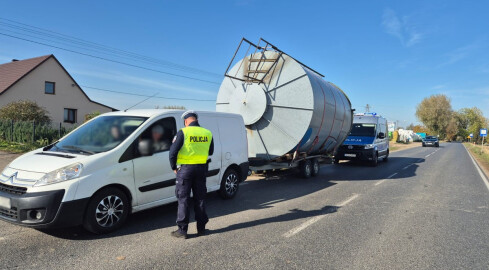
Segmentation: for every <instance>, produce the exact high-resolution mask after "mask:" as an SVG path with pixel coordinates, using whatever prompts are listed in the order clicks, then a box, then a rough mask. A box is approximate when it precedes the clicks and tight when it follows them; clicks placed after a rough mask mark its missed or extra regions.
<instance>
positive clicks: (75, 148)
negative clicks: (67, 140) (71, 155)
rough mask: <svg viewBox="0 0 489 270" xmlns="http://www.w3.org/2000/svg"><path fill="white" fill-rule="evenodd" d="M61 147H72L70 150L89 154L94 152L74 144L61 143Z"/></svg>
mask: <svg viewBox="0 0 489 270" xmlns="http://www.w3.org/2000/svg"><path fill="white" fill-rule="evenodd" d="M62 148H65V149H72V150H76V151H79V152H81V153H85V154H90V155H93V154H96V152H92V151H88V150H84V149H81V148H80V147H77V146H74V145H63V147H62Z"/></svg>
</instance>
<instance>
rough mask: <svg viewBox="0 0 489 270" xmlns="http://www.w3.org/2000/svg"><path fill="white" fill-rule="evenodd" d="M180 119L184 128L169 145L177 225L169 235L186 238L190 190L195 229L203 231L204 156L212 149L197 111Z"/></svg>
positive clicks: (205, 171)
mask: <svg viewBox="0 0 489 270" xmlns="http://www.w3.org/2000/svg"><path fill="white" fill-rule="evenodd" d="M182 119H183V120H184V123H185V128H182V129H181V130H180V131H178V133H177V136H176V137H175V139H174V141H173V144H172V146H171V148H170V165H171V167H172V169H173V171H174V172H175V173H176V175H177V181H176V189H175V194H176V196H177V200H178V213H177V226H178V229H177V230H176V231H173V232H172V233H171V235H172V236H173V237H177V238H187V230H188V223H189V218H190V217H189V215H190V209H189V200H190V191H192V192H193V194H194V211H195V220H196V221H197V233H198V235H204V234H205V225H206V223H207V222H208V221H209V218H208V217H207V213H206V211H205V201H204V200H205V196H206V194H207V188H206V173H207V168H208V167H207V158H208V156H210V155H212V154H213V152H214V141H213V139H212V133H211V132H210V131H209V130H207V129H205V128H202V127H200V126H199V122H198V121H197V120H198V115H197V113H196V112H195V111H186V112H185V113H183V114H182ZM177 165H178V166H179V167H177Z"/></svg>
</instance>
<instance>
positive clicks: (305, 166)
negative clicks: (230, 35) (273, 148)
mask: <svg viewBox="0 0 489 270" xmlns="http://www.w3.org/2000/svg"><path fill="white" fill-rule="evenodd" d="M299 168H300V170H301V175H302V177H304V178H310V177H311V176H312V163H311V161H310V160H308V159H306V160H303V161H301V163H300V165H299Z"/></svg>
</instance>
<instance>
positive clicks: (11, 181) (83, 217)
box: [0, 109, 248, 233]
mask: <svg viewBox="0 0 489 270" xmlns="http://www.w3.org/2000/svg"><path fill="white" fill-rule="evenodd" d="M182 113H183V111H176V110H156V109H155V110H132V111H127V112H122V111H121V112H112V113H106V114H103V115H101V116H98V117H96V118H94V119H92V120H90V121H89V122H87V123H85V124H83V125H81V126H80V127H78V128H77V129H75V130H74V131H72V132H71V133H69V134H68V135H66V136H65V137H63V138H62V139H60V140H59V141H58V142H56V143H54V144H52V145H50V146H47V147H44V148H42V149H38V150H34V151H32V152H29V153H27V154H24V155H22V156H20V157H18V158H17V159H15V160H14V161H12V162H11V163H10V164H9V165H8V166H7V167H6V168H5V169H4V170H3V172H2V174H1V176H0V219H2V220H5V221H9V222H13V223H16V224H19V225H24V226H29V227H36V228H48V227H67V226H75V225H80V224H83V225H84V227H85V228H86V229H88V230H90V231H92V232H94V233H107V232H110V231H113V230H115V229H117V228H119V227H120V226H121V225H122V224H123V223H124V221H125V220H126V218H127V216H128V214H129V213H131V212H137V211H141V210H145V209H148V208H152V207H156V206H160V205H163V204H168V203H171V202H174V201H176V197H175V174H174V172H173V170H172V169H171V167H170V163H169V148H170V145H171V143H172V140H173V138H174V136H175V135H176V134H177V131H178V130H179V129H180V128H182V127H183V126H184V125H183V120H181V118H180V116H181V114H182ZM198 114H199V123H200V125H201V126H202V127H205V128H207V129H209V130H211V131H212V133H213V138H214V154H213V155H212V156H210V157H209V163H208V165H209V171H208V177H207V191H208V192H211V191H216V190H218V191H219V193H220V195H221V196H222V197H224V198H232V197H233V196H234V195H235V194H236V192H237V191H238V187H239V183H240V182H242V181H244V180H245V179H246V177H247V173H248V155H247V154H248V149H247V142H246V131H245V126H244V123H243V118H242V117H241V116H240V115H237V114H228V113H216V112H198ZM157 125H159V126H161V127H162V128H163V131H164V132H163V136H161V138H160V139H159V142H158V144H157V145H158V148H157V149H156V151H150V153H147V156H142V155H141V154H140V152H139V150H138V148H139V144H142V142H145V143H146V144H147V142H148V141H150V140H152V139H153V140H154V138H152V129H153V127H155V126H157ZM158 129H159V130H160V131H161V128H158ZM155 145H156V144H155Z"/></svg>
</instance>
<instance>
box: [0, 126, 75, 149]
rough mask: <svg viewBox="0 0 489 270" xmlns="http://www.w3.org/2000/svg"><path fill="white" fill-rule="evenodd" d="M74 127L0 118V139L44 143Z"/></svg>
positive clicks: (57, 137) (61, 135)
mask: <svg viewBox="0 0 489 270" xmlns="http://www.w3.org/2000/svg"><path fill="white" fill-rule="evenodd" d="M74 128H75V127H70V128H66V127H63V126H62V125H61V123H59V125H53V123H37V122H34V121H13V120H0V139H1V140H4V141H8V142H17V143H36V142H38V143H39V144H41V145H46V144H49V143H51V142H54V141H56V140H57V139H59V138H61V137H63V136H64V135H66V134H67V133H69V132H70V131H72V130H73V129H74Z"/></svg>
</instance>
